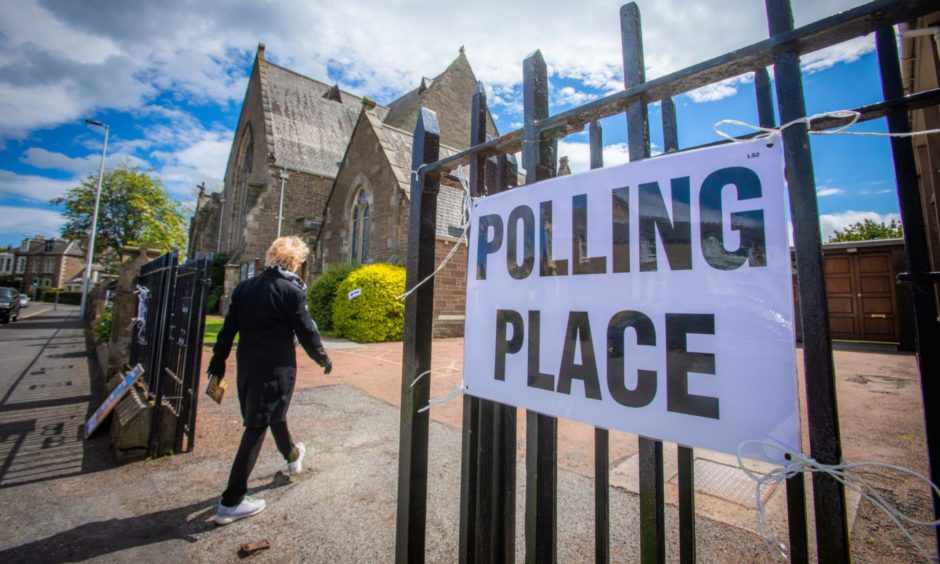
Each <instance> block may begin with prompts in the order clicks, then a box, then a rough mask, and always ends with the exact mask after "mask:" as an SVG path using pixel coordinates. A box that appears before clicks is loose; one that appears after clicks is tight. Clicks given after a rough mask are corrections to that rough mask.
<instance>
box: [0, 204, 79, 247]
mask: <svg viewBox="0 0 940 564" xmlns="http://www.w3.org/2000/svg"><path fill="white" fill-rule="evenodd" d="M64 224H65V218H64V217H62V214H60V213H59V212H56V211H52V210H47V209H42V208H27V207H19V206H0V239H6V240H18V239H20V238H22V236H23V234H29V235H45V236H46V237H57V236H58V235H59V233H60V232H61V229H62V226H63V225H64Z"/></svg>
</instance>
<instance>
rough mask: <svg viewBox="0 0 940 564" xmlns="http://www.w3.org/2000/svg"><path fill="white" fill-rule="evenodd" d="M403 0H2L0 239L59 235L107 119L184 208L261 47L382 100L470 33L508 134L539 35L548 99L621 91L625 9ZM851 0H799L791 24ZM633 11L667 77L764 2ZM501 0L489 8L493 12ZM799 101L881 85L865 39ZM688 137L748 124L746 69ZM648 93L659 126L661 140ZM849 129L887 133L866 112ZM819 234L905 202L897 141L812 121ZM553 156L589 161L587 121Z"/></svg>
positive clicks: (216, 163)
mask: <svg viewBox="0 0 940 564" xmlns="http://www.w3.org/2000/svg"><path fill="white" fill-rule="evenodd" d="M507 4H508V3H505V2H496V1H495V0H479V1H476V2H473V3H459V4H458V3H449V2H431V1H429V0H399V1H395V2H391V1H389V2H364V1H361V0H360V1H357V0H346V1H342V0H337V1H335V2H334V1H331V0H328V1H324V0H318V1H310V2H271V3H258V2H253V1H247V0H245V1H243V0H236V1H223V0H205V1H202V2H199V3H192V2H189V1H186V0H167V1H165V2H161V3H147V2H123V3H120V4H115V3H110V2H103V1H102V2H95V1H86V2H53V1H51V0H50V1H42V0H20V1H17V0H0V13H3V14H4V18H2V19H0V246H2V245H6V244H17V243H18V242H19V241H20V240H21V239H22V237H23V235H24V234H26V235H45V236H55V235H58V230H59V227H60V226H61V224H62V218H61V215H60V213H59V212H60V211H61V210H58V209H56V208H55V207H53V206H51V205H49V204H48V201H49V199H51V198H53V197H56V196H58V195H61V194H62V193H64V192H65V190H67V189H68V188H70V187H72V186H76V185H77V184H78V183H79V181H80V180H81V179H82V178H83V177H85V176H87V175H88V174H96V173H97V168H98V162H99V159H100V155H101V143H102V132H101V130H100V129H97V128H92V127H89V126H87V125H85V124H84V123H83V119H84V118H86V117H89V118H94V119H97V120H100V121H103V122H105V123H108V124H109V125H110V126H111V138H110V141H109V146H108V160H107V165H108V166H114V165H117V164H121V163H124V162H130V163H132V164H138V165H140V166H142V167H143V168H145V169H152V170H153V171H154V174H156V175H157V176H159V177H160V178H161V179H162V181H163V182H164V184H165V185H166V186H167V188H168V189H169V190H170V191H171V192H172V193H173V195H174V197H176V198H177V199H179V200H180V201H182V202H183V203H184V204H185V205H187V206H191V204H192V201H193V197H194V194H195V186H196V185H197V184H199V183H200V182H205V183H206V185H207V187H208V188H209V191H214V190H219V189H221V180H220V179H221V178H222V176H223V174H224V170H225V164H226V161H227V158H228V153H229V148H230V145H231V139H232V135H233V129H234V127H235V125H236V122H237V119H238V112H239V110H240V107H241V103H242V99H243V97H244V93H245V88H246V86H247V77H248V74H249V72H250V70H251V64H252V61H253V58H254V53H255V49H256V46H257V44H258V42H259V41H263V42H265V44H266V45H267V51H266V52H267V57H268V59H269V60H271V61H273V62H275V63H278V64H281V65H283V66H286V67H288V68H291V69H293V70H296V71H298V72H301V73H303V74H306V75H308V76H311V77H313V78H316V79H318V80H321V81H323V82H328V83H339V84H340V85H341V86H342V87H343V88H345V89H347V90H349V91H352V92H355V93H357V94H360V95H367V96H370V97H372V98H374V99H377V100H378V101H379V102H381V103H388V102H390V101H391V100H393V99H395V98H396V97H397V96H399V95H401V94H402V93H404V92H407V91H408V90H410V89H412V88H414V87H415V86H416V85H417V84H418V82H419V81H420V79H421V77H422V76H432V77H433V76H435V75H436V74H438V73H440V72H441V71H442V70H443V69H444V68H445V67H446V66H447V64H449V63H450V62H451V61H452V60H453V59H454V57H456V55H457V51H458V48H459V47H461V46H464V47H465V48H466V53H467V56H468V58H469V59H470V62H471V64H472V65H473V68H474V70H475V72H476V74H477V77H478V78H479V79H480V80H482V81H483V82H484V83H485V84H486V86H487V89H488V92H489V100H490V106H491V110H492V112H493V113H494V115H495V116H496V118H497V125H498V127H499V129H500V131H501V132H507V131H510V130H512V129H515V128H517V127H519V126H520V125H521V119H522V118H521V85H520V82H521V78H522V70H521V69H522V64H521V63H522V59H523V58H524V57H525V56H526V55H527V54H528V53H530V52H531V51H533V50H535V49H541V50H542V52H543V54H544V56H545V59H546V61H547V63H548V65H549V71H550V73H551V111H552V112H553V113H555V112H559V111H563V110H565V109H568V108H570V107H572V106H574V105H578V104H582V103H584V102H587V101H590V100H593V99H596V98H599V97H601V96H604V95H605V94H608V93H610V92H613V91H616V90H618V89H621V88H622V73H621V70H620V65H621V59H620V57H621V55H620V37H619V21H618V14H619V6H620V2H615V1H609V0H593V1H585V2H581V3H579V4H578V10H577V12H576V13H573V12H572V11H571V8H570V7H571V4H570V3H567V2H561V1H559V0H550V1H544V2H534V1H523V2H517V3H512V5H507ZM856 4H858V1H857V0H794V1H793V6H794V14H795V17H796V20H797V25H802V24H806V23H809V22H811V21H815V20H817V19H820V18H822V17H825V16H827V15H831V14H834V13H836V12H839V11H841V10H845V9H847V8H851V7H853V6H855V5H856ZM639 5H640V9H641V13H642V16H643V31H644V40H645V51H646V64H647V77H648V78H653V77H656V76H662V75H664V74H667V73H668V72H672V71H675V70H678V69H681V68H683V67H685V66H688V65H690V64H694V63H697V62H700V61H703V60H706V59H708V58H711V57H714V56H718V55H721V54H723V53H725V52H727V51H730V50H732V49H735V48H739V47H743V46H745V45H748V44H751V43H754V42H756V41H759V40H761V39H763V38H764V37H766V29H767V28H766V23H765V19H764V14H763V2H756V1H754V2H739V1H738V0H699V1H691V0H682V1H679V0H655V1H653V0H649V1H640V2H639ZM495 15H498V17H495ZM803 64H804V88H805V91H806V96H807V110H808V112H810V113H817V112H824V111H831V110H838V109H848V108H854V107H858V106H861V105H865V104H869V103H872V102H876V101H878V100H880V99H881V91H880V83H879V80H878V68H877V67H878V63H877V57H876V55H875V53H874V40H873V38H872V37H868V38H860V39H858V40H854V41H852V42H849V43H846V44H843V45H840V46H837V47H835V48H832V49H827V50H825V51H822V52H818V53H813V54H811V55H809V56H806V57H804V59H803ZM675 101H676V105H677V111H678V119H679V137H680V146H682V147H688V146H692V145H697V144H701V143H706V142H709V141H713V140H715V139H717V138H716V136H715V134H714V132H713V131H712V125H713V124H714V123H715V122H717V121H719V120H721V119H739V120H743V121H747V122H751V123H756V121H757V110H756V106H755V103H754V89H753V83H752V82H751V78H750V77H748V76H745V77H739V78H737V79H733V80H731V81H726V82H725V83H722V84H719V85H715V86H712V87H709V88H706V89H703V90H700V91H696V92H691V93H687V94H684V95H682V96H679V97H677V98H676V100H675ZM660 119H661V118H660V112H659V106H658V104H656V105H653V106H651V108H650V122H651V125H652V140H653V143H654V149H655V148H657V147H658V148H661V147H662V134H661V129H660V126H659V124H660ZM603 127H604V139H605V145H606V148H605V160H606V162H607V163H608V164H614V163H618V162H623V161H624V160H626V147H625V144H624V141H625V133H624V132H625V119H624V118H623V117H616V118H609V119H607V120H605V121H604V122H603ZM856 128H857V129H859V130H868V131H884V130H885V124H884V122H883V121H881V120H879V121H876V122H872V123H868V124H862V125H858V126H856ZM812 143H813V149H814V163H815V168H816V179H817V184H818V190H817V194H818V196H819V207H820V212H821V214H823V215H822V217H821V219H820V222H821V224H822V227H823V232H824V233H830V232H831V231H832V230H833V229H835V228H837V227H841V226H844V225H846V224H848V223H852V222H855V221H858V220H860V219H863V218H872V219H876V220H884V219H888V218H892V217H897V198H896V195H895V193H894V188H895V185H894V171H893V168H892V163H891V158H890V150H889V145H888V141H887V140H886V139H885V138H877V137H849V136H829V137H819V136H816V137H813V139H812ZM559 153H560V154H562V155H568V156H569V158H570V159H571V165H572V169H573V170H575V171H578V170H584V169H586V168H587V154H588V152H587V134H586V132H585V133H580V134H575V135H572V136H569V137H568V138H566V139H565V140H563V141H562V142H561V143H560V150H559Z"/></svg>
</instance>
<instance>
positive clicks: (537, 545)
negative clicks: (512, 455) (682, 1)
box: [522, 51, 558, 563]
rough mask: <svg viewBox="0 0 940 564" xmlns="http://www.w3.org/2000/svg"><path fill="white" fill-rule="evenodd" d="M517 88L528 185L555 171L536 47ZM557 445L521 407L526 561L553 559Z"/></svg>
mask: <svg viewBox="0 0 940 564" xmlns="http://www.w3.org/2000/svg"><path fill="white" fill-rule="evenodd" d="M522 92H523V113H524V122H525V125H524V126H523V140H522V159H523V166H525V170H526V184H531V183H532V182H536V181H539V180H543V179H546V178H551V177H552V176H554V174H555V143H554V141H545V140H543V139H542V136H541V131H540V130H539V129H538V128H537V127H536V125H535V122H536V120H539V119H543V118H546V117H548V68H547V66H546V65H545V59H544V58H542V52H541V51H535V52H534V53H532V54H531V55H529V56H528V57H526V58H525V60H524V61H523V63H522ZM543 248H544V245H543ZM543 252H544V251H543ZM551 258H552V257H547V259H548V260H551ZM557 444H558V420H557V419H555V418H554V417H549V416H548V415H542V414H540V413H536V412H534V411H528V410H527V411H526V494H525V495H526V504H525V545H526V551H525V555H526V556H525V559H526V562H528V563H535V562H539V563H543V562H555V559H556V542H557V541H556V530H555V529H556V526H555V515H556V507H555V500H556V497H557V496H556V493H557V479H558V476H557V467H556V459H557Z"/></svg>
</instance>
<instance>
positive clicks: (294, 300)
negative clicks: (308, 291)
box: [209, 267, 329, 427]
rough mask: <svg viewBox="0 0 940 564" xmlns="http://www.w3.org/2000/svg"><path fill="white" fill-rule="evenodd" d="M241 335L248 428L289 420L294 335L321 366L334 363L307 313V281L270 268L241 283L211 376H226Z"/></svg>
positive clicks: (294, 370)
mask: <svg viewBox="0 0 940 564" xmlns="http://www.w3.org/2000/svg"><path fill="white" fill-rule="evenodd" d="M236 333H237V334H239V342H238V351H237V353H236V360H237V366H238V400H239V404H240V406H241V411H242V417H243V418H244V420H245V426H246V427H260V426H265V425H270V424H271V423H279V422H281V421H284V418H285V416H286V414H287V408H288V406H289V405H290V399H291V395H292V394H293V392H294V380H295V378H296V373H297V355H296V353H295V342H294V335H296V336H297V340H299V341H300V344H301V345H303V347H304V350H305V351H307V354H308V355H309V356H310V358H312V359H313V360H314V361H316V362H317V364H319V365H320V366H325V365H326V364H327V363H328V362H329V357H328V356H327V354H326V351H325V350H324V349H323V343H322V342H321V341H320V333H319V332H318V331H317V326H316V324H315V323H314V322H313V320H312V319H311V318H310V314H309V313H308V312H307V300H306V296H305V292H304V284H303V282H301V281H300V279H299V278H298V277H296V276H295V275H294V274H292V273H289V272H287V271H284V270H281V269H279V268H277V267H268V268H266V269H264V271H262V273H261V274H260V275H259V276H255V277H253V278H249V279H248V280H245V281H243V282H242V283H241V284H239V285H238V286H237V287H236V288H235V291H234V292H232V301H231V303H230V304H229V309H228V314H227V315H226V316H225V323H224V324H223V325H222V330H221V331H219V336H218V339H217V341H216V343H215V347H213V349H212V352H213V354H212V360H211V361H210V362H209V372H210V373H212V374H217V375H220V376H222V375H224V374H225V359H226V358H228V355H229V353H230V352H231V350H232V342H233V341H234V339H235V334H236Z"/></svg>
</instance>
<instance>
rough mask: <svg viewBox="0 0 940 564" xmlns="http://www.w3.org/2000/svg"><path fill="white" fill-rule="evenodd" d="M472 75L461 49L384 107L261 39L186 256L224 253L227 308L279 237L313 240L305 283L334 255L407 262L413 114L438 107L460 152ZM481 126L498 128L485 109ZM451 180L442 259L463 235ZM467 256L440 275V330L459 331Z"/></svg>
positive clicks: (444, 149)
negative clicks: (301, 69) (300, 68)
mask: <svg viewBox="0 0 940 564" xmlns="http://www.w3.org/2000/svg"><path fill="white" fill-rule="evenodd" d="M476 83H477V81H476V77H475V76H474V73H473V70H472V69H471V67H470V64H469V62H468V61H467V58H466V56H465V54H464V52H463V49H462V48H461V49H460V52H459V54H458V55H457V58H456V59H455V60H454V61H453V62H452V63H451V64H450V65H449V66H448V67H447V68H446V69H445V70H444V71H443V72H442V73H441V74H440V75H438V76H436V77H435V78H433V79H429V78H422V79H421V83H420V84H419V85H418V86H417V88H415V89H414V90H412V91H410V92H408V93H406V94H405V95H403V96H402V97H401V98H399V99H397V100H395V101H394V102H392V103H391V104H389V106H388V107H385V106H382V105H380V104H377V103H375V102H373V101H372V100H369V99H368V98H360V97H358V96H355V95H353V94H350V93H348V92H345V91H343V90H341V89H340V88H339V87H338V85H329V84H325V83H322V82H319V81H317V80H314V79H312V78H308V77H306V76H303V75H300V74H298V73H295V72H293V71H291V70H288V69H286V68H283V67H280V66H278V65H275V64H273V63H270V62H268V61H267V60H265V51H264V45H263V44H262V45H259V46H258V51H257V55H256V58H255V63H254V68H253V69H252V72H251V76H250V79H249V83H248V90H247V93H246V95H245V101H244V103H243V105H242V110H241V115H240V117H239V120H238V126H237V128H236V131H235V138H234V142H233V144H232V149H231V153H230V155H229V161H228V166H227V167H226V171H225V177H224V188H223V191H222V192H221V193H214V194H211V195H206V194H200V196H199V200H198V203H197V209H196V212H195V214H194V216H193V218H192V220H191V224H190V246H189V253H190V255H191V256H192V255H193V254H194V253H197V252H208V253H224V254H225V255H227V256H228V257H229V262H228V264H227V265H226V271H225V288H224V292H223V298H222V304H223V308H224V307H226V306H227V304H228V298H229V296H230V294H231V291H232V290H233V289H234V287H235V286H236V285H237V284H238V282H239V281H241V280H244V279H246V278H248V277H250V276H253V275H255V273H257V272H259V271H260V269H261V268H263V264H264V262H263V261H264V253H265V251H266V250H267V248H268V246H269V245H270V244H271V242H272V241H273V240H274V239H275V238H276V237H277V236H278V234H280V235H297V236H299V237H301V238H303V239H304V240H305V241H306V242H307V244H308V245H309V246H310V248H311V250H312V254H311V257H310V259H309V260H308V261H307V263H306V264H305V265H304V266H303V267H302V271H301V275H302V276H303V277H304V278H305V279H306V280H307V281H308V282H310V281H312V280H314V279H315V278H316V276H317V275H318V274H319V273H320V272H322V271H323V269H325V268H327V267H328V266H330V265H333V264H338V263H357V264H366V263H373V262H390V263H394V264H401V265H404V264H405V261H406V260H407V256H406V255H407V246H408V235H407V234H408V211H409V199H410V176H411V171H410V168H411V145H412V132H413V129H414V126H415V122H416V120H417V115H418V111H419V109H420V108H421V107H426V108H430V109H432V110H434V111H435V112H436V113H437V115H438V119H439V122H440V128H441V156H442V157H443V156H445V155H448V154H453V153H455V152H457V151H459V150H461V149H463V148H466V147H467V146H469V140H470V104H471V99H472V96H473V92H474V91H475V89H476ZM487 131H488V133H489V134H491V135H494V136H495V135H498V133H497V131H496V127H495V125H494V123H493V120H492V118H491V117H489V116H488V118H487ZM513 184H515V182H513ZM458 186H459V184H458V183H457V182H456V179H455V178H449V179H446V180H445V181H444V185H442V187H441V193H440V196H439V198H438V224H437V253H436V254H437V256H438V257H439V258H443V257H444V255H446V254H447V253H448V252H449V251H450V250H451V248H452V247H453V245H455V244H456V242H457V240H458V239H459V237H460V235H461V229H460V227H459V226H460V225H461V223H462V221H463V219H462V213H463V197H464V195H463V192H462V191H461V190H460V189H458V188H457V187H458ZM466 264H467V257H466V247H463V248H461V250H460V251H459V252H458V253H457V254H456V255H455V256H454V258H453V259H452V260H451V262H450V263H448V266H447V267H446V268H445V269H444V270H443V271H441V272H440V273H439V274H438V277H437V278H436V281H435V289H436V291H435V296H436V297H435V307H434V312H435V326H434V333H435V335H436V336H454V335H460V334H462V332H463V314H464V296H465V291H466V281H465V276H466Z"/></svg>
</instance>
